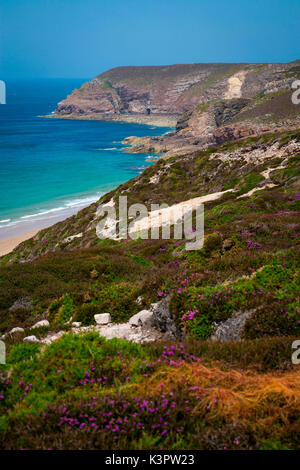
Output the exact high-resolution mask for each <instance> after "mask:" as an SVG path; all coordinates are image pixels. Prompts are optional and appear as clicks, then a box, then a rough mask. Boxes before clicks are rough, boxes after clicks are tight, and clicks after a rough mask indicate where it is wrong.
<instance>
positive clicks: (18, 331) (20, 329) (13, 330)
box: [9, 326, 25, 335]
mask: <svg viewBox="0 0 300 470" xmlns="http://www.w3.org/2000/svg"><path fill="white" fill-rule="evenodd" d="M24 331H25V330H24V328H19V327H18V326H17V327H16V328H13V329H12V330H10V332H9V334H10V335H13V334H15V333H24Z"/></svg>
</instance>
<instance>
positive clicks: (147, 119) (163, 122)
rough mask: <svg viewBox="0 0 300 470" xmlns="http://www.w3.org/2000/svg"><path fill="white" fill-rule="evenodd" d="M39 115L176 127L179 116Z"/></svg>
mask: <svg viewBox="0 0 300 470" xmlns="http://www.w3.org/2000/svg"><path fill="white" fill-rule="evenodd" d="M41 117H46V118H52V119H70V120H75V121H76V120H77V121H108V122H126V123H132V124H146V125H148V126H156V127H176V123H177V120H178V117H179V116H165V115H155V114H152V115H151V114H150V115H145V114H117V115H109V116H105V115H103V114H102V115H100V116H99V114H97V113H92V114H55V113H54V114H46V115H44V116H41Z"/></svg>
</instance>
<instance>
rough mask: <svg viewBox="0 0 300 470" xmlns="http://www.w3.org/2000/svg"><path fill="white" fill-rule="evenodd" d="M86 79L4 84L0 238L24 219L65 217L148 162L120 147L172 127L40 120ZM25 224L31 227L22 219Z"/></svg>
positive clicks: (0, 109) (0, 137) (0, 125)
mask: <svg viewBox="0 0 300 470" xmlns="http://www.w3.org/2000/svg"><path fill="white" fill-rule="evenodd" d="M84 81H86V79H82V80H79V79H76V80H75V79H51V80H50V79H49V80H48V79H47V80H46V79H45V80H32V81H21V80H18V81H9V80H8V81H7V82H6V86H7V104H6V105H0V238H1V235H2V238H3V236H4V234H6V233H7V231H8V230H9V232H11V231H12V229H17V228H18V227H21V226H23V225H24V223H25V225H28V224H29V222H31V223H32V222H37V221H43V220H44V219H45V220H46V219H47V221H49V220H51V218H53V220H54V221H56V220H57V217H59V216H60V218H64V217H66V216H67V215H70V213H72V212H73V213H74V212H76V211H77V210H78V209H80V208H81V207H83V206H85V205H87V204H89V203H91V202H94V201H96V200H97V199H98V198H99V197H100V196H101V195H102V194H103V193H105V192H107V191H109V190H111V189H112V188H114V187H116V186H117V185H119V184H120V183H123V182H125V181H127V180H129V179H130V178H133V177H135V176H136V175H138V174H139V173H140V172H142V171H143V169H144V168H146V167H147V166H149V165H151V162H149V161H147V160H146V158H147V156H148V155H149V154H128V153H125V152H123V151H122V147H123V145H122V140H123V139H124V138H125V137H127V136H129V135H137V136H145V135H153V136H154V135H161V134H163V133H164V132H167V131H169V130H170V129H169V128H162V127H154V126H146V125H139V124H128V123H119V122H104V121H71V120H60V119H55V118H45V117H41V115H45V114H50V113H51V112H53V110H54V109H55V108H56V104H57V103H58V102H59V101H60V100H62V99H63V98H65V97H66V96H67V95H68V94H70V93H71V92H72V90H73V89H74V88H78V87H80V86H81V84H82V83H83V82H84ZM27 223H28V224H27Z"/></svg>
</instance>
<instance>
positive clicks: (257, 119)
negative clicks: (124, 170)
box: [56, 62, 300, 156]
mask: <svg viewBox="0 0 300 470" xmlns="http://www.w3.org/2000/svg"><path fill="white" fill-rule="evenodd" d="M299 77H300V67H299V64H298V62H292V63H288V64H190V65H172V66H165V67H164V66H161V67H120V68H116V69H112V70H109V71H108V72H105V73H103V74H101V75H99V76H98V77H96V78H95V79H93V80H91V81H90V82H87V83H85V84H84V85H83V86H82V87H81V88H80V89H79V90H74V91H73V93H72V94H71V95H70V96H68V97H67V98H66V99H65V100H63V101H62V102H61V103H59V104H58V107H57V110H56V117H59V118H65V119H66V118H68V119H109V120H123V121H128V122H140V123H143V122H144V123H149V124H156V125H169V126H174V127H176V130H175V131H174V132H171V133H168V134H167V135H164V136H162V137H156V138H150V137H149V138H140V139H138V138H136V137H130V138H128V139H125V141H124V144H125V145H128V148H127V151H128V152H133V153H135V152H157V153H167V156H171V155H183V154H184V153H191V152H193V151H194V150H198V149H203V148H208V147H210V146H213V145H218V144H220V143H222V142H225V141H228V140H234V139H239V138H242V137H246V136H250V135H259V134H262V133H263V132H270V131H278V130H282V129H288V128H291V127H297V126H298V125H299V105H298V106H296V105H294V104H293V103H292V100H291V94H292V92H291V85H292V83H293V81H294V80H296V79H298V78H299Z"/></svg>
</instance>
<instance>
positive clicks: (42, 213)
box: [20, 206, 65, 219]
mask: <svg viewBox="0 0 300 470" xmlns="http://www.w3.org/2000/svg"><path fill="white" fill-rule="evenodd" d="M64 209H65V206H62V207H55V208H54V209H49V210H47V211H42V212H37V213H36V214H30V215H23V216H22V217H20V218H21V219H32V218H34V217H39V216H41V215H47V214H50V213H51V212H58V211H63V210H64Z"/></svg>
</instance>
